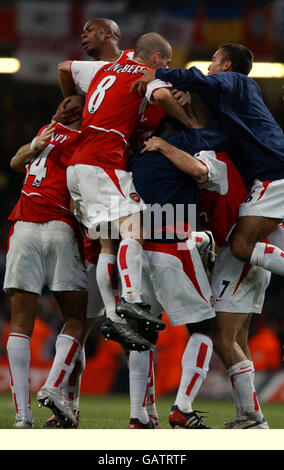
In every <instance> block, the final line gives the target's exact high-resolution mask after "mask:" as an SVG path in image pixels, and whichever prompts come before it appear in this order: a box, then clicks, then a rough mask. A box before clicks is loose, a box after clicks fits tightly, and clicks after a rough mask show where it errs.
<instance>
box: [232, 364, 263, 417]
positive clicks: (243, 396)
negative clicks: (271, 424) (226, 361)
mask: <svg viewBox="0 0 284 470" xmlns="http://www.w3.org/2000/svg"><path fill="white" fill-rule="evenodd" d="M227 373H228V376H229V378H230V380H231V384H232V387H233V389H234V390H235V392H236V393H237V396H238V399H239V403H240V407H241V409H242V415H244V416H246V417H247V418H248V419H251V420H253V421H261V420H262V419H263V414H262V412H261V410H260V406H259V403H258V399H257V396H256V391H255V388H254V384H253V375H252V369H251V361H249V360H246V361H241V362H238V363H237V364H234V365H233V366H232V367H230V368H229V369H228V371H227Z"/></svg>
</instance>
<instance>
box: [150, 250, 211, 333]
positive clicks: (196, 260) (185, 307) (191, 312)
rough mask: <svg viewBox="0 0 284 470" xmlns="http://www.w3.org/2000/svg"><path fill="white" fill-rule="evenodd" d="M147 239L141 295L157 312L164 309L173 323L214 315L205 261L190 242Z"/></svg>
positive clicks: (158, 313)
mask: <svg viewBox="0 0 284 470" xmlns="http://www.w3.org/2000/svg"><path fill="white" fill-rule="evenodd" d="M179 245H183V246H184V247H185V248H186V249H182V250H179V249H178V244H176V243H153V242H146V243H145V246H144V251H143V269H142V286H141V291H142V298H143V301H144V302H146V303H148V304H150V305H151V310H152V312H153V314H154V315H156V316H159V315H161V314H162V313H163V311H165V312H166V313H167V315H168V317H169V320H170V323H171V325H173V326H177V325H185V324H187V323H197V322H201V321H204V320H207V319H209V318H213V317H215V310H214V308H213V306H212V305H213V296H212V291H211V287H210V285H209V281H208V279H207V276H206V274H205V271H204V268H203V264H202V262H201V259H200V256H199V253H198V251H197V249H196V247H195V246H193V245H192V244H191V245H190V242H187V243H186V244H185V243H183V244H179Z"/></svg>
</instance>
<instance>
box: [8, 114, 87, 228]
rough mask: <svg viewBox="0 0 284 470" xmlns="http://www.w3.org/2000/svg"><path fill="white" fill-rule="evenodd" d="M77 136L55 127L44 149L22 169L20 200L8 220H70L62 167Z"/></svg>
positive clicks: (68, 197)
mask: <svg viewBox="0 0 284 470" xmlns="http://www.w3.org/2000/svg"><path fill="white" fill-rule="evenodd" d="M45 127H46V126H45ZM45 127H43V128H42V129H41V130H40V131H39V133H38V135H40V133H41V132H42V131H43V130H44V129H45ZM79 134H80V132H79V131H76V130H73V129H70V128H68V127H66V126H64V125H62V124H60V123H57V124H56V126H55V130H54V132H53V134H52V137H51V139H50V140H49V142H48V143H47V144H46V146H45V147H44V149H43V150H42V151H41V152H39V153H38V154H37V155H36V156H35V157H34V158H33V160H31V162H29V163H28V164H27V165H26V176H25V180H24V182H23V187H22V192H21V197H20V199H19V201H18V203H17V205H16V206H15V208H14V210H13V212H12V213H11V215H10V217H9V219H10V220H25V221H31V222H44V221H47V220H54V219H60V218H65V217H67V218H69V217H70V215H71V214H70V210H69V205H70V194H69V191H68V187H67V182H66V167H67V165H68V162H69V160H70V158H71V156H72V154H73V152H74V149H75V145H76V142H77V139H78V137H79Z"/></svg>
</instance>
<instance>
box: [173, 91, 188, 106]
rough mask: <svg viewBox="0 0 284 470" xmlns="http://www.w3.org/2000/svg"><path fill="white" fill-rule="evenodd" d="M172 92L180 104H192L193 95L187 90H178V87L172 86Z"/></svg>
mask: <svg viewBox="0 0 284 470" xmlns="http://www.w3.org/2000/svg"><path fill="white" fill-rule="evenodd" d="M171 93H172V95H173V96H174V98H175V99H176V100H177V102H178V104H180V105H181V106H187V105H190V103H191V96H190V94H189V93H188V92H187V91H186V92H185V91H181V90H176V88H172V89H171Z"/></svg>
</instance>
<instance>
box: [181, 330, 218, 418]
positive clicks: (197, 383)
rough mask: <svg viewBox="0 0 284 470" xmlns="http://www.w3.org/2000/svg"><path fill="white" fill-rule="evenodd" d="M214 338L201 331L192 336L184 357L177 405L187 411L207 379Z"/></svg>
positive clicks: (189, 410)
mask: <svg viewBox="0 0 284 470" xmlns="http://www.w3.org/2000/svg"><path fill="white" fill-rule="evenodd" d="M212 351H213V344H212V339H211V338H209V337H208V336H205V335H203V334H200V333H193V335H192V336H191V337H190V339H189V341H188V343H187V345H186V348H185V350H184V353H183V357H182V376H181V381H180V385H179V389H178V393H177V397H176V401H175V405H177V406H178V407H179V409H180V410H181V411H184V412H186V413H188V412H191V411H192V403H193V401H194V399H195V397H196V395H197V393H198V392H199V390H200V387H201V385H202V384H203V382H204V380H205V379H206V376H207V372H208V369H209V363H210V359H211V356H212Z"/></svg>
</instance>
